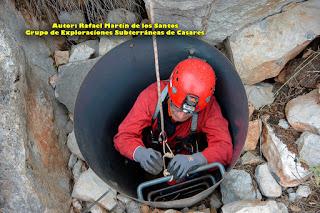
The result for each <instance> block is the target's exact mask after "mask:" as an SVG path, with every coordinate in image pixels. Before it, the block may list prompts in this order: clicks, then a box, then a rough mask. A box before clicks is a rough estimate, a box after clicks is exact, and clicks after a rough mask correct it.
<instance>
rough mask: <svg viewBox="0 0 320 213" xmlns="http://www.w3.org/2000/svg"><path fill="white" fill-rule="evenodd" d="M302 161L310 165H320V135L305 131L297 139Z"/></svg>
mask: <svg viewBox="0 0 320 213" xmlns="http://www.w3.org/2000/svg"><path fill="white" fill-rule="evenodd" d="M296 144H298V150H299V159H300V161H302V162H304V163H306V164H308V166H309V167H316V166H320V155H319V153H320V135H316V134H313V133H310V132H304V133H302V134H301V135H300V138H298V140H297V141H296Z"/></svg>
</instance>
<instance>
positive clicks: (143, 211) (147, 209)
mask: <svg viewBox="0 0 320 213" xmlns="http://www.w3.org/2000/svg"><path fill="white" fill-rule="evenodd" d="M149 212H150V207H149V206H147V205H145V204H142V205H141V213H149Z"/></svg>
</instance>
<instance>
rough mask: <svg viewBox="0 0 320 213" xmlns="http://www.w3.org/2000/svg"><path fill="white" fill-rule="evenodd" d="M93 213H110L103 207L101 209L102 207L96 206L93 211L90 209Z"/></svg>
mask: <svg viewBox="0 0 320 213" xmlns="http://www.w3.org/2000/svg"><path fill="white" fill-rule="evenodd" d="M90 212H91V213H108V211H107V210H106V209H104V208H103V207H101V206H100V205H94V206H93V207H92V208H91V209H90Z"/></svg>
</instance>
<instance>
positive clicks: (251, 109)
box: [248, 102, 255, 120]
mask: <svg viewBox="0 0 320 213" xmlns="http://www.w3.org/2000/svg"><path fill="white" fill-rule="evenodd" d="M248 107H249V120H250V118H251V115H252V114H253V112H254V110H255V109H254V106H253V104H252V103H250V102H248Z"/></svg>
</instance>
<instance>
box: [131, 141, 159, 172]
mask: <svg viewBox="0 0 320 213" xmlns="http://www.w3.org/2000/svg"><path fill="white" fill-rule="evenodd" d="M133 158H134V160H135V161H137V162H139V163H140V165H141V167H142V168H143V169H144V170H146V171H147V172H149V173H150V174H153V175H157V174H159V173H160V172H161V171H162V167H163V161H162V156H161V153H160V152H157V151H155V150H154V149H151V148H148V149H147V148H145V147H143V146H139V147H138V148H137V149H136V151H135V152H134V156H133Z"/></svg>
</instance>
